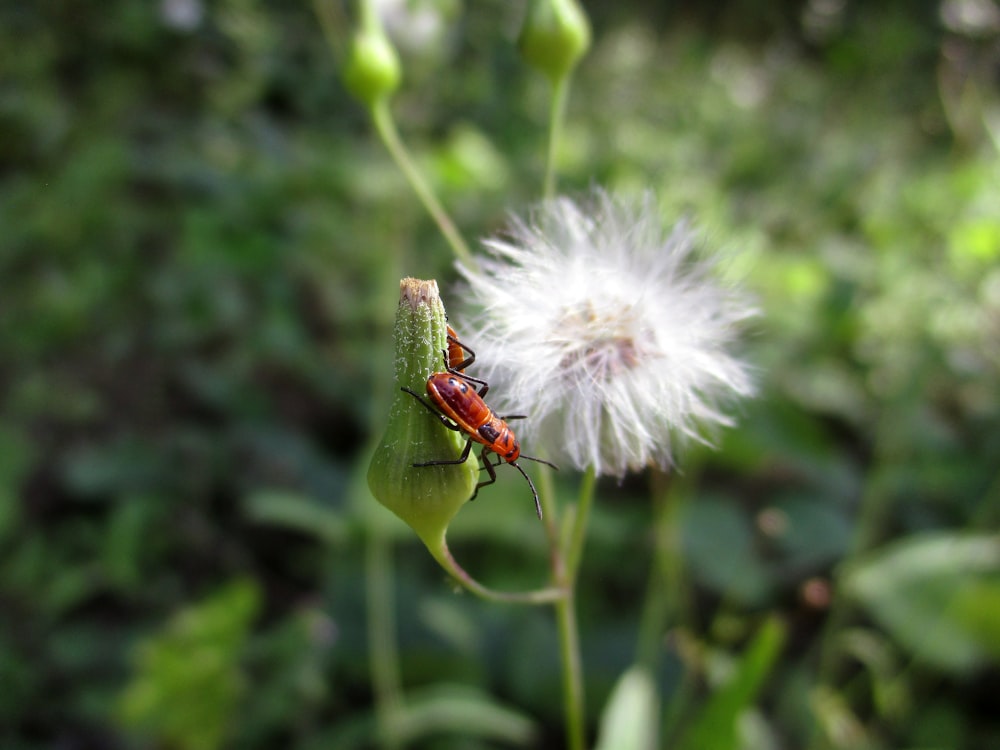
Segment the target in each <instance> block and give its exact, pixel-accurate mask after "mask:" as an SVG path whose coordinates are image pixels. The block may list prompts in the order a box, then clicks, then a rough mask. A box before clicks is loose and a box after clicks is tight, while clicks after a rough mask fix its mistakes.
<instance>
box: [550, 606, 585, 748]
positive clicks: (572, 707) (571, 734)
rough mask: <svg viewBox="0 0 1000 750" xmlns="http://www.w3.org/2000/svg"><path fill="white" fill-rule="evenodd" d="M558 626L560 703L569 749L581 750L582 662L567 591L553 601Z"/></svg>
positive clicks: (574, 609)
mask: <svg viewBox="0 0 1000 750" xmlns="http://www.w3.org/2000/svg"><path fill="white" fill-rule="evenodd" d="M556 619H557V621H558V624H559V653H560V655H561V656H562V664H563V703H564V709H565V712H566V734H567V739H568V747H569V748H570V750H584V747H585V745H584V708H583V661H582V659H581V658H580V637H579V633H578V628H577V623H576V598H575V596H574V593H573V590H572V589H568V590H567V591H566V596H564V597H563V598H562V599H560V600H559V601H558V602H556Z"/></svg>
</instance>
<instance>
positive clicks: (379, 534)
mask: <svg viewBox="0 0 1000 750" xmlns="http://www.w3.org/2000/svg"><path fill="white" fill-rule="evenodd" d="M369 526H370V528H369V534H368V545H367V548H366V554H365V562H366V565H365V587H366V590H367V602H368V633H369V644H368V649H369V658H370V659H371V664H372V688H373V690H374V693H375V714H376V716H377V720H378V727H379V730H380V736H381V738H382V741H383V746H384V747H385V748H387V750H394V748H398V747H400V746H401V745H400V741H399V737H398V734H397V732H396V727H397V726H398V723H399V717H400V714H401V711H402V707H403V696H402V689H401V681H400V675H399V649H398V645H397V643H396V638H395V626H396V607H395V604H394V602H393V581H394V580H395V577H394V576H393V572H392V547H391V544H392V543H391V542H390V541H389V540H388V538H387V537H386V535H385V532H384V530H383V529H382V528H381V524H380V523H379V522H378V521H377V520H373V521H372V522H371V523H370V525H369Z"/></svg>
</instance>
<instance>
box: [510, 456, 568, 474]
mask: <svg viewBox="0 0 1000 750" xmlns="http://www.w3.org/2000/svg"><path fill="white" fill-rule="evenodd" d="M521 458H526V459H528V460H529V461H534V462H535V463H538V464H545V465H546V466H551V467H552V468H553V469H555V470H556V471H559V467H558V466H556V465H555V464H554V463H552V462H551V461H546V460H545V459H544V458H535V457H534V456H526V455H524V454H523V453H522V454H521V455H520V456H518V459H521Z"/></svg>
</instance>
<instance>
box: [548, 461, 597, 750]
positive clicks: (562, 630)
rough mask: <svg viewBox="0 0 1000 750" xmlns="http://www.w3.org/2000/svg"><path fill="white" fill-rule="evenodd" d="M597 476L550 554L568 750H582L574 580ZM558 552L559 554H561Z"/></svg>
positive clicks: (586, 478)
mask: <svg viewBox="0 0 1000 750" xmlns="http://www.w3.org/2000/svg"><path fill="white" fill-rule="evenodd" d="M596 480H597V475H596V473H595V471H594V469H593V468H589V469H587V471H586V473H585V474H584V475H583V482H582V484H581V485H580V496H579V500H578V501H577V504H576V508H575V509H574V512H573V513H572V514H571V515H570V516H568V517H567V522H568V523H570V524H571V527H570V528H571V531H570V533H569V537H568V539H567V540H566V543H565V544H562V545H560V546H559V547H558V548H557V549H556V550H555V552H554V553H553V578H554V579H555V582H556V584H557V585H558V586H560V587H561V588H562V590H563V591H564V592H565V596H564V597H563V598H562V599H560V600H559V601H557V602H556V620H557V623H558V627H559V653H560V655H561V657H562V667H563V702H564V711H565V714H566V735H567V739H568V746H569V748H570V750H583V748H584V746H585V745H584V742H585V728H586V718H585V713H584V693H583V660H582V659H581V657H580V634H579V627H578V625H577V621H576V593H575V592H576V577H577V572H578V571H579V568H580V560H581V559H582V557H583V545H584V541H585V540H586V535H587V519H588V518H589V516H590V506H591V504H592V501H593V499H594V486H595V484H596ZM560 552H561V554H560Z"/></svg>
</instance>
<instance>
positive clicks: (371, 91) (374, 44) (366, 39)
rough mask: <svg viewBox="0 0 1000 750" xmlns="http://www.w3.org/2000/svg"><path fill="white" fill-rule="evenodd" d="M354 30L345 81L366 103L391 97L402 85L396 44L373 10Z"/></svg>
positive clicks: (369, 103) (366, 104) (345, 70)
mask: <svg viewBox="0 0 1000 750" xmlns="http://www.w3.org/2000/svg"><path fill="white" fill-rule="evenodd" d="M368 18H369V19H370V20H368V21H367V22H366V23H364V24H363V25H362V26H361V28H359V29H358V30H357V31H356V32H354V37H353V38H352V39H351V48H350V51H349V52H348V55H347V63H346V65H345V67H344V85H345V86H346V87H347V90H348V91H350V92H351V94H352V95H353V96H355V97H356V98H357V99H359V100H360V101H361V102H363V103H364V104H365V106H367V107H369V108H370V107H373V106H374V105H376V104H378V103H379V102H380V101H382V100H383V99H386V98H388V97H389V96H391V95H392V94H393V92H395V91H396V89H397V88H398V87H399V80H400V78H401V77H402V72H401V68H400V64H399V56H398V55H397V54H396V48H395V47H393V46H392V42H390V41H389V38H388V37H387V36H386V34H385V30H384V29H383V28H382V24H381V23H380V22H379V21H378V20H377V17H376V16H375V15H374V14H373V13H372V14H370V15H369V16H368Z"/></svg>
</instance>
